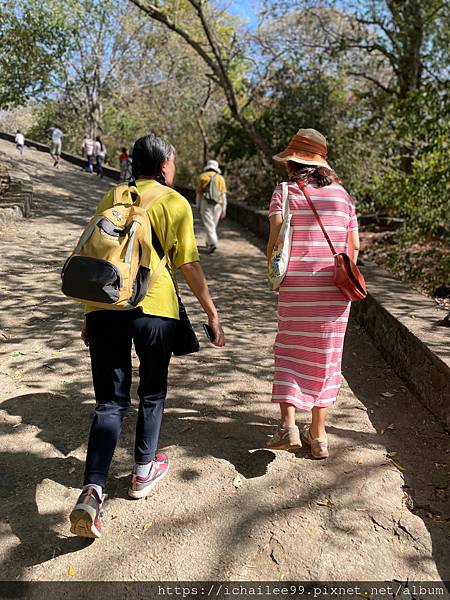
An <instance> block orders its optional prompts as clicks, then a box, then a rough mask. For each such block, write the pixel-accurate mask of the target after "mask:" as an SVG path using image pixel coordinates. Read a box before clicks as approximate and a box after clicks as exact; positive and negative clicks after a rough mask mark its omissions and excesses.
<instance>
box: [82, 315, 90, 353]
mask: <svg viewBox="0 0 450 600" xmlns="http://www.w3.org/2000/svg"><path fill="white" fill-rule="evenodd" d="M81 339H82V340H83V342H84V345H85V346H86V347H87V346H89V338H88V332H87V323H86V317H85V318H84V321H83V325H82V327H81Z"/></svg>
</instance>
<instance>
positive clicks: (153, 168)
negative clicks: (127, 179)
mask: <svg viewBox="0 0 450 600" xmlns="http://www.w3.org/2000/svg"><path fill="white" fill-rule="evenodd" d="M173 154H175V148H174V147H173V146H172V144H169V142H166V141H165V140H163V139H161V138H159V137H157V136H156V135H145V136H144V137H141V138H139V139H138V140H136V142H135V143H134V146H133V163H132V174H133V179H134V180H136V179H139V177H153V178H154V179H156V180H157V181H159V182H160V183H163V184H165V183H166V180H165V177H164V175H163V173H161V163H162V162H164V161H165V160H167V159H169V158H170V157H171V156H172V155H173Z"/></svg>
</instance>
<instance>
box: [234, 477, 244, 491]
mask: <svg viewBox="0 0 450 600" xmlns="http://www.w3.org/2000/svg"><path fill="white" fill-rule="evenodd" d="M233 485H234V487H235V488H236V489H237V488H240V487H241V485H242V479H241V476H240V475H239V473H238V474H237V475H236V477H235V478H234V479H233Z"/></svg>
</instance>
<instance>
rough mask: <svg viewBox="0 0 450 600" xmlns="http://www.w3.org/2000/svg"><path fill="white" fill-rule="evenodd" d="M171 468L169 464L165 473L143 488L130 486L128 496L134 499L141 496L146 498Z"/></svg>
mask: <svg viewBox="0 0 450 600" xmlns="http://www.w3.org/2000/svg"><path fill="white" fill-rule="evenodd" d="M169 468H170V467H169V465H167V469H166V470H165V471H164V473H163V474H162V475H160V476H159V477H158V479H155V480H154V481H152V482H151V483H149V484H148V486H146V487H145V488H144V489H143V490H133V489H132V488H131V487H130V488H128V496H129V497H130V498H133V500H139V498H145V496H147V495H148V494H149V493H150V492H151V491H152V489H153V488H154V487H155V485H156V484H157V483H159V482H160V481H161V479H164V477H165V476H166V475H167V473H168V472H169Z"/></svg>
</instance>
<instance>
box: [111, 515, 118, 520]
mask: <svg viewBox="0 0 450 600" xmlns="http://www.w3.org/2000/svg"><path fill="white" fill-rule="evenodd" d="M118 518H119V515H111V521H113V520H114V519H118Z"/></svg>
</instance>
